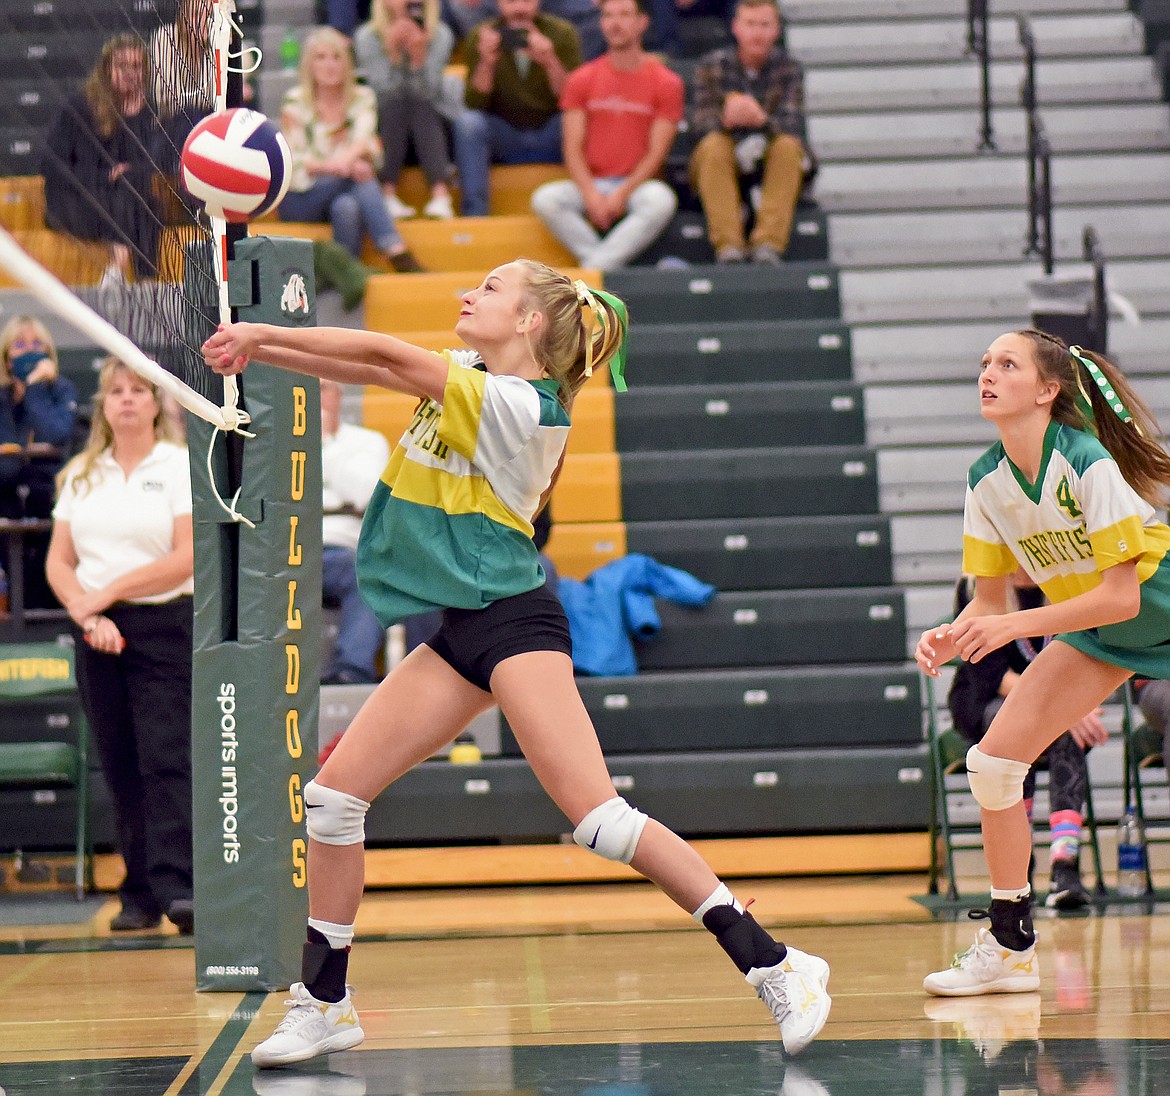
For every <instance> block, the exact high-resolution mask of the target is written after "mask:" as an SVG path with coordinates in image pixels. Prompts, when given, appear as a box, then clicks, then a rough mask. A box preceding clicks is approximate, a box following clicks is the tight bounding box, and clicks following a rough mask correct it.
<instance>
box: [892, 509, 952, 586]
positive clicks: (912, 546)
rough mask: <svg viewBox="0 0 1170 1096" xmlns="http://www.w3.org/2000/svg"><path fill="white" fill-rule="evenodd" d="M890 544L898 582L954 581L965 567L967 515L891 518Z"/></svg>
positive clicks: (943, 514) (902, 515)
mask: <svg viewBox="0 0 1170 1096" xmlns="http://www.w3.org/2000/svg"><path fill="white" fill-rule="evenodd" d="M890 541H891V544H892V546H893V559H894V579H893V581H894V582H896V583H899V584H902V585H909V584H912V583H924V582H934V583H938V582H953V581H954V580H955V577H956V576H957V575H958V574H959V570H960V567H961V557H962V547H961V546H962V543H963V515H962V514H960V513H939V514H897V515H894V516H893V517H891V518H890Z"/></svg>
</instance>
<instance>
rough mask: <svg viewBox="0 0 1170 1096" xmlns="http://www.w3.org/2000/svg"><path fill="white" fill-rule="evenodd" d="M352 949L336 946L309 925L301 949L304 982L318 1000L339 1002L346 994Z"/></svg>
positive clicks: (302, 979) (302, 978)
mask: <svg viewBox="0 0 1170 1096" xmlns="http://www.w3.org/2000/svg"><path fill="white" fill-rule="evenodd" d="M348 971H349V948H347V947H346V948H333V947H330V946H329V940H328V938H327V937H326V936H325V935H324V934H323V933H320V932H318V931H317V930H316V929H315V928H312V927H310V928H309V931H308V942H307V943H306V944H305V946H304V949H303V950H302V952H301V981H302V982H304V983H305V989H307V990H308V991H309V992H310V993H311V994H312V995H313V996H314V997H316V998H317V1000H318V1001H330V1002H337V1001H340V1000H341V999H342V998H343V997H344V996H345V976H346V974H347V972H348Z"/></svg>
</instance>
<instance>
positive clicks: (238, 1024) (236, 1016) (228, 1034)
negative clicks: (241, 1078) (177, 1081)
mask: <svg viewBox="0 0 1170 1096" xmlns="http://www.w3.org/2000/svg"><path fill="white" fill-rule="evenodd" d="M267 996H268V994H267V992H265V991H264V990H252V991H250V992H248V993H245V994H244V996H243V999H242V1000H241V1001H240V1003H239V1004H238V1005H236V1007H235V1009H234V1010H233V1012H232V1014H231V1016H229V1017H228V1019H227V1021H226V1022H225V1023H224V1025H223V1027H222V1028H221V1029H220V1032H219V1034H218V1035H217V1036H216V1037H215V1039H214V1041H213V1042H212V1044H211V1046H209V1047H208V1048H207V1050H206V1051H205V1052H204V1054H203V1057H202V1058H200V1060H199V1064H198V1065H197V1066H196V1067H195V1069H194V1070H192V1071H191V1075H190V1076H189V1077H188V1078H187V1082H186V1084H184V1085H183V1087H182V1088H181V1089H179V1091H178V1092H177V1093H176V1094H175V1096H200V1094H201V1093H204V1092H207V1091H208V1088H209V1087H210V1085H211V1084H212V1082H213V1081H215V1079H216V1078H217V1077H218V1076H219V1075H220V1074H221V1073H222V1072H223V1068H224V1066H225V1065H227V1060H228V1059H229V1058H230V1057H231V1055H232V1052H233V1051H234V1050H235V1049H236V1047H237V1046H239V1044H240V1040H241V1039H242V1038H243V1037H244V1033H245V1032H246V1031H247V1030H248V1026H249V1025H250V1024H251V1023H252V1021H253V1020H254V1019H255V1018H256V1013H257V1012H258V1011H259V1010H260V1006H261V1005H262V1004H263V1003H264V1000H265V998H267Z"/></svg>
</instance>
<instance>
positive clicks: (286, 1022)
mask: <svg viewBox="0 0 1170 1096" xmlns="http://www.w3.org/2000/svg"><path fill="white" fill-rule="evenodd" d="M284 1003H285V1004H286V1005H289V1006H291V1007H290V1008H289V1011H288V1012H287V1013H286V1014H285V1017H284V1019H283V1020H281V1021H280V1023H279V1024H277V1025H276V1030H275V1031H274V1032H273V1033H272V1034H273V1035H280V1034H282V1033H283V1032H286V1031H291V1030H292V1029H293V1028H295V1027H298V1026H299V1025H300V1024H301V1023H303V1022H304V1021H305V1020H308V1019H312V1016H313V1014H314V1013H315V1012H316V1011H317V1006H316V1005H314V1004H312V1003H311V1002H310V1001H305V1000H303V999H302V998H299V997H289V998H287V999H286V1000H285V1002H284Z"/></svg>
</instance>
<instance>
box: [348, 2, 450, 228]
mask: <svg viewBox="0 0 1170 1096" xmlns="http://www.w3.org/2000/svg"><path fill="white" fill-rule="evenodd" d="M353 48H354V53H355V54H356V55H357V63H358V69H359V70H360V71H361V73H362V75H363V76H365V78H366V83H367V84H369V86H370V87H371V88H373V90H374V94H375V95H376V96H377V98H378V132H379V134H380V136H381V138H382V148H383V161H382V170H381V172H380V175H379V177H380V179H381V181H382V193H383V195H384V196H385V198H386V208H387V210H388V211H389V213H390V216H391V217H392V218H393V219H394V220H402V219H404V218H408V217H414V216H417V213H418V211H417V210H416V209H414V208H413V207H412V206H409V205H407V204H406V203H405V202H404V201H402V199H401V198H399V197H398V177H399V175H400V174H401V173H402V168H403V167H404V166H405V164H406V154H407V152H408V150H409V148H410V146H411V145H413V146H414V151H415V155H416V156H417V157H418V162H419V166H420V167H421V168H422V170H423V174H424V175H425V176H426V179H427V185H428V186H429V187H430V189H431V197H430V201H428V202H427V204H426V206H425V207H424V208H423V216H424V217H435V218H439V219H441V220H446V219H447V218H449V217H452V216H454V211H453V210H452V208H451V193H450V191H449V190H448V189H447V181H448V180H449V179H450V177H451V172H452V170H453V169H452V165H451V157H450V154H449V152H448V146H447V131H446V126H445V122H444V119H443V109H444V98H443V70H444V69H445V68H446V67H447V62H448V61H449V60H450V59H451V51H452V50H453V49H454V48H455V35H454V33H453V32H452V30H451V28H450V27H448V26H447V25H446V24H445V23H443V22H442V21H441V20H440V19H439V5H438V3H437V0H374V7H373V11H372V13H371V18H370V21H369V22H368V23H363V24H362V25H361V26H360V27H359V28H358V31H357V34H356V35H354V40H353Z"/></svg>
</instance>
